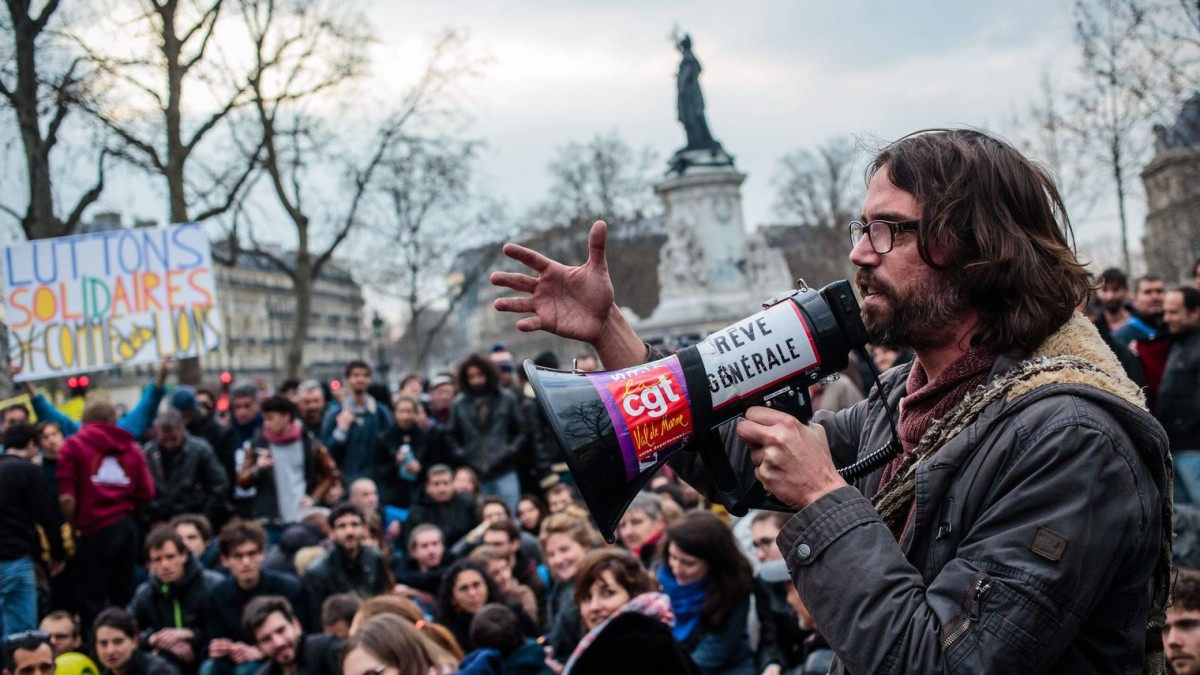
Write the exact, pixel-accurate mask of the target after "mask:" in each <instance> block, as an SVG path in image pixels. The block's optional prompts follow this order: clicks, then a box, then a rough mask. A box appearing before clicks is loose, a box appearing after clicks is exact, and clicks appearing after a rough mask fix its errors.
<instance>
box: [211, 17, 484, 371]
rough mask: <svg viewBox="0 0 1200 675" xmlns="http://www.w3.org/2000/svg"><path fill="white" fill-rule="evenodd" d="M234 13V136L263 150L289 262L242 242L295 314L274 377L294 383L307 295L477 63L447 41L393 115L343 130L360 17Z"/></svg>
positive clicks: (449, 112) (253, 238) (458, 39)
mask: <svg viewBox="0 0 1200 675" xmlns="http://www.w3.org/2000/svg"><path fill="white" fill-rule="evenodd" d="M239 7H240V10H241V13H242V16H243V17H244V21H245V24H246V26H247V27H248V29H249V31H250V34H251V44H252V45H253V49H254V62H255V68H254V71H253V72H254V75H253V77H251V78H250V80H249V89H248V92H249V96H250V100H251V102H250V106H251V109H252V110H253V111H254V115H253V118H252V119H250V120H249V121H248V124H249V126H248V127H247V128H246V129H243V130H239V136H240V137H243V138H250V139H252V140H251V141H250V145H253V146H255V147H257V148H260V149H261V150H260V152H261V175H262V177H263V181H264V182H265V183H266V185H267V191H268V192H269V193H270V196H271V197H272V198H273V201H274V202H275V203H276V204H277V205H278V207H279V209H280V210H281V211H282V215H283V222H286V223H287V225H288V229H290V230H291V236H289V237H288V238H289V239H291V237H292V236H294V241H295V254H294V255H293V256H287V257H284V256H279V255H276V254H275V253H274V252H272V251H271V250H270V248H269V247H267V246H264V245H263V243H262V240H261V239H260V235H261V234H262V233H260V232H259V231H258V230H256V229H255V228H254V227H253V226H252V225H247V229H246V230H245V231H244V232H242V233H241V234H242V235H243V236H244V237H245V239H246V240H247V241H248V246H249V247H250V248H251V249H253V250H254V251H256V252H257V253H259V254H261V255H264V256H266V257H267V258H268V259H270V260H272V262H273V263H274V264H275V265H276V267H278V268H279V269H280V270H281V271H283V272H284V273H286V274H287V275H288V276H289V277H290V278H291V280H292V283H293V285H294V291H295V296H296V311H295V313H294V323H293V325H292V331H291V335H290V342H289V347H288V353H287V366H286V368H287V370H286V373H285V374H284V375H285V377H292V378H294V377H298V376H299V374H300V373H301V372H302V367H303V363H304V347H305V344H306V342H307V339H308V331H309V320H310V314H311V295H312V286H313V283H314V282H315V280H316V279H318V278H319V277H320V275H321V272H322V270H323V269H324V268H325V266H326V265H327V264H328V263H329V261H330V260H331V259H332V258H333V256H334V255H335V253H336V252H337V251H338V250H339V249H340V248H341V247H342V245H343V244H344V243H345V242H346V241H347V240H348V239H349V238H350V237H351V235H352V234H354V233H355V232H356V231H358V230H361V229H362V228H361V226H362V224H363V223H364V222H368V221H369V220H370V219H371V216H372V215H373V214H372V213H369V211H370V209H369V205H370V201H371V198H372V196H373V195H374V194H375V190H376V188H377V187H378V186H380V185H381V181H385V180H386V177H387V174H388V171H387V169H388V167H396V166H397V165H398V164H399V163H402V162H403V161H404V160H405V158H406V157H408V158H410V159H411V158H412V157H411V156H410V155H406V154H405V153H407V152H409V151H411V150H412V148H414V147H419V146H420V145H421V140H422V138H423V137H422V133H423V132H427V131H428V130H429V129H430V128H431V127H432V126H436V125H435V124H434V123H433V120H434V119H435V118H441V117H446V116H450V117H452V116H453V114H454V105H453V104H452V101H453V99H454V97H453V93H454V90H455V88H456V87H457V86H458V84H459V82H460V80H462V79H463V78H466V77H469V76H470V75H472V74H473V73H474V72H475V69H476V67H477V65H478V63H477V62H475V61H473V60H471V59H470V58H469V57H467V56H466V50H465V44H466V43H465V37H464V36H462V35H461V34H458V33H453V32H449V33H445V34H444V35H442V36H441V37H440V38H439V39H438V41H437V42H436V44H435V45H434V48H433V50H432V52H431V56H430V58H429V61H428V63H427V65H426V67H425V69H424V70H423V72H422V73H421V75H420V76H419V78H418V80H417V81H416V83H414V84H413V85H412V86H411V87H409V89H408V90H407V91H406V92H405V94H404V95H403V97H402V99H401V101H400V102H399V104H398V105H395V106H393V107H392V108H391V109H390V110H384V111H383V112H382V114H380V115H375V114H374V111H370V110H366V111H365V110H364V108H363V106H361V105H359V106H352V107H351V109H350V112H349V113H346V114H347V115H350V116H352V117H353V119H351V118H348V117H345V116H342V117H339V116H338V115H336V114H335V113H334V112H332V111H333V110H334V109H336V108H337V107H338V106H336V105H332V104H333V103H335V102H337V101H338V100H339V99H340V98H341V97H343V96H350V97H353V96H356V95H361V92H350V91H348V86H349V84H351V83H352V82H353V81H354V80H355V79H356V78H358V77H359V76H360V75H362V74H363V73H364V72H365V71H366V68H367V66H368V63H369V62H368V56H367V52H366V47H367V46H368V45H369V44H370V43H371V41H372V38H371V36H370V35H369V34H368V33H367V32H366V29H365V28H363V27H364V26H366V25H367V23H366V22H365V21H364V20H363V19H362V17H361V16H359V15H358V14H356V13H354V12H352V11H348V8H347V7H346V5H345V4H344V3H335V2H324V1H322V0H302V1H299V2H292V3H288V4H287V5H286V7H285V6H284V5H282V4H277V3H275V2H274V1H273V0H240V3H239ZM392 177H393V178H394V177H395V175H394V173H393V176H392ZM331 185H334V186H335V187H334V188H332V189H331ZM234 234H235V236H236V235H237V232H236V231H235V233H234ZM272 234H273V235H276V236H277V235H279V234H280V233H279V232H277V231H276V232H274V233H272Z"/></svg>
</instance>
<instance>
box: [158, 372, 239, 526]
mask: <svg viewBox="0 0 1200 675" xmlns="http://www.w3.org/2000/svg"><path fill="white" fill-rule="evenodd" d="M214 400H216V396H215V395H213V393H212V391H211V390H208V389H193V388H191V387H186V386H184V387H179V388H178V389H176V390H175V393H173V394H171V399H170V401H171V407H172V408H173V409H175V410H177V411H179V414H180V415H181V416H182V417H183V424H184V426H185V427H186V428H187V432H188V433H189V434H191V435H192V436H195V437H196V438H199V439H202V440H204V441H205V442H207V443H208V445H209V447H210V448H212V451H213V454H215V455H216V457H217V460H218V461H220V462H221V468H223V469H225V476H226V477H227V478H228V479H229V483H230V484H231V485H232V484H233V480H234V478H235V477H236V474H237V465H236V464H235V462H234V454H235V453H236V452H237V448H238V445H239V443H238V437H237V432H235V431H234V430H233V429H232V428H231V427H228V426H225V425H224V424H221V423H220V422H219V421H217V417H216V411H214V410H213V408H212V407H211V406H209V405H208V402H209V401H214ZM216 525H220V523H216Z"/></svg>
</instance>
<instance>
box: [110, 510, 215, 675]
mask: <svg viewBox="0 0 1200 675" xmlns="http://www.w3.org/2000/svg"><path fill="white" fill-rule="evenodd" d="M146 558H147V562H148V565H147V567H148V569H149V572H150V578H149V579H147V580H146V581H144V582H142V584H141V585H140V586H138V589H137V591H136V592H135V593H134V594H133V600H132V601H131V602H130V603H129V607H128V610H129V613H130V614H132V615H133V618H134V619H135V620H137V622H138V625H139V626H140V627H141V629H142V631H141V634H140V635H139V637H138V641H139V642H140V643H141V646H142V648H143V649H146V650H150V651H153V652H155V653H156V654H158V655H159V656H161V657H163V658H164V659H166V660H168V661H170V662H171V663H173V664H175V665H176V666H177V667H178V668H179V669H180V670H181V671H183V672H189V673H194V672H196V668H197V666H199V664H200V661H201V659H202V658H203V655H204V645H205V644H206V643H207V639H206V638H205V636H204V623H205V616H204V608H205V602H206V600H207V597H208V595H209V594H210V593H212V591H213V589H215V588H216V587H217V585H218V584H220V583H221V581H222V577H221V575H220V574H217V573H216V572H213V571H211V570H206V569H204V567H203V566H201V565H200V561H198V560H196V558H195V557H194V556H192V555H191V552H190V551H188V549H187V546H186V545H184V543H183V538H182V537H180V536H179V534H178V533H176V532H175V529H174V528H172V527H171V526H170V525H159V526H158V527H156V528H154V530H152V531H151V532H150V534H149V536H147V537H146Z"/></svg>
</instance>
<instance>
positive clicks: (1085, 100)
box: [1072, 0, 1158, 270]
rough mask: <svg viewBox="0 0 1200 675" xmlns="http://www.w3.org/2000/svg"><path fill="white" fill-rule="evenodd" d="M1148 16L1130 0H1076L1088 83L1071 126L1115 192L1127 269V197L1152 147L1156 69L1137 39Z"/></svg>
mask: <svg viewBox="0 0 1200 675" xmlns="http://www.w3.org/2000/svg"><path fill="white" fill-rule="evenodd" d="M1142 25H1143V17H1142V15H1141V14H1140V13H1139V12H1137V11H1135V10H1134V9H1133V8H1131V6H1130V5H1129V4H1127V3H1126V2H1125V0H1076V3H1075V37H1076V41H1077V42H1078V43H1079V45H1080V48H1081V49H1082V51H1083V75H1084V77H1085V85H1084V86H1083V87H1082V88H1081V89H1080V90H1079V91H1078V92H1076V93H1075V95H1074V96H1073V97H1072V98H1073V106H1074V109H1075V111H1076V114H1075V115H1073V116H1072V117H1073V118H1074V121H1073V126H1072V130H1073V131H1074V132H1075V133H1076V134H1078V135H1079V137H1080V138H1081V139H1083V141H1084V145H1083V147H1084V148H1085V150H1086V151H1087V153H1088V155H1089V156H1090V157H1091V158H1092V160H1093V161H1095V162H1097V163H1098V164H1099V165H1100V166H1103V167H1104V170H1105V172H1106V173H1107V174H1108V175H1109V178H1111V181H1112V187H1113V189H1114V191H1115V195H1116V207H1117V216H1118V218H1119V220H1120V224H1121V251H1122V260H1123V264H1124V266H1125V269H1127V270H1128V269H1131V263H1132V261H1131V258H1130V255H1129V216H1128V201H1129V199H1130V192H1131V190H1133V189H1134V188H1135V187H1136V183H1135V182H1134V181H1133V179H1134V178H1135V177H1136V176H1137V174H1138V171H1139V169H1140V168H1141V166H1142V164H1143V163H1144V162H1145V159H1146V155H1147V152H1148V151H1149V149H1150V141H1149V137H1150V134H1149V131H1150V129H1149V127H1150V120H1151V119H1152V117H1153V116H1154V115H1155V114H1156V113H1157V112H1158V111H1157V109H1156V106H1154V105H1153V102H1154V97H1152V96H1151V95H1150V93H1149V92H1150V91H1151V90H1152V81H1153V80H1152V78H1151V76H1150V75H1149V73H1151V72H1152V70H1153V68H1154V67H1155V64H1154V63H1152V62H1149V61H1148V60H1147V56H1146V53H1145V52H1144V50H1143V49H1142V48H1141V44H1140V43H1139V41H1138V35H1139V31H1141V30H1142Z"/></svg>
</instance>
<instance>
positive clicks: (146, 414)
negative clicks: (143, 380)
mask: <svg viewBox="0 0 1200 675" xmlns="http://www.w3.org/2000/svg"><path fill="white" fill-rule="evenodd" d="M171 363H172V362H171V359H163V360H162V361H159V362H158V372H157V373H155V375H154V381H153V382H151V383H150V384H148V385H146V387H145V388H144V389H143V390H142V398H141V399H140V400H138V402H137V405H135V406H134V407H133V408H131V409H130V410H129V412H127V413H125V414H124V415H121V416H120V418H118V419H116V421H115V422H114V423H115V424H116V426H118V427H120V428H122V429H124V430H125V431H128V432H129V434H130V435H131V436H133V437H134V438H135V439H141V437H142V436H144V435H145V434H146V431H147V430H148V429H150V424H151V422H153V421H154V413H155V412H156V411H157V410H158V406H159V404H160V403H162V400H163V396H164V395H166V393H167V390H166V387H165V384H166V382H167V376H168V375H170V374H171ZM20 372H21V367H20V366H18V365H15V364H14V365H10V366H9V367H8V374H9V377H14V376H16V375H17V374H18V373H20ZM22 384H23V385H24V387H25V392H26V393H27V394H29V404H30V405H31V406H32V407H33V414H35V415H37V418H38V420H40V421H43V422H54V423H55V424H57V425H58V428H59V430H60V431H62V435H63V436H73V435H75V434H76V433H77V432H78V431H79V429H80V427H81V424H80V423H79V422H76V421H75V420H73V419H71V418H70V417H67V416H66V415H65V414H63V412H62V411H61V410H59V409H58V408H56V407H54V404H53V403H51V402H50V401H49V400H47V399H46V397H45V396H43V395H42V394H41V392H39V391H38V390H37V388H36V387H34V386H33V381H32V380H26V381H25V382H23V383H22Z"/></svg>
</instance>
